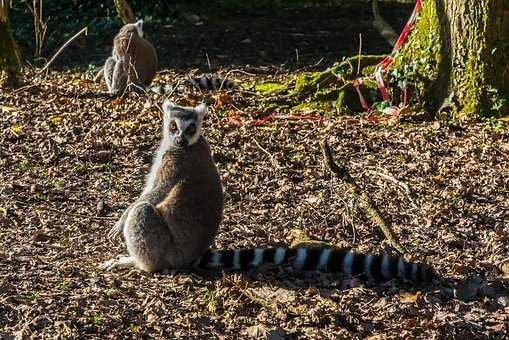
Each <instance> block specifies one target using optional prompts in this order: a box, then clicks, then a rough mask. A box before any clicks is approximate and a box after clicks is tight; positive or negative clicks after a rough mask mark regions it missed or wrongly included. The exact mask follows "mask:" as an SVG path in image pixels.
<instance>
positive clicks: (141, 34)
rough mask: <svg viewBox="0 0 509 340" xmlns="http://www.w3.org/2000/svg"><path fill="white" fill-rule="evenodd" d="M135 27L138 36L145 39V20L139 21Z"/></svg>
mask: <svg viewBox="0 0 509 340" xmlns="http://www.w3.org/2000/svg"><path fill="white" fill-rule="evenodd" d="M134 27H136V30H137V31H138V35H139V36H140V38H143V20H138V21H136V22H135V23H134Z"/></svg>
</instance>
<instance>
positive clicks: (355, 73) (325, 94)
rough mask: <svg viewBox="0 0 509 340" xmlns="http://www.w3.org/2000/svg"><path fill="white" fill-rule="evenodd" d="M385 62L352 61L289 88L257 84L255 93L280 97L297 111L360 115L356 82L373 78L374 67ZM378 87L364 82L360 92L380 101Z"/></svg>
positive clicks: (302, 78) (310, 75)
mask: <svg viewBox="0 0 509 340" xmlns="http://www.w3.org/2000/svg"><path fill="white" fill-rule="evenodd" d="M383 58H384V56H378V55H361V56H355V57H350V58H348V59H345V60H344V61H342V62H339V63H337V64H335V65H334V66H332V67H331V68H329V69H327V70H325V71H323V72H309V73H304V74H301V75H299V76H297V77H296V78H295V79H294V80H293V81H291V82H289V83H286V84H279V83H261V84H254V86H253V89H254V90H255V91H256V92H258V93H260V94H261V95H263V96H270V95H272V96H278V98H279V99H281V98H284V99H285V100H287V101H288V102H290V106H292V107H293V109H295V110H301V109H314V110H316V109H318V110H322V111H325V112H332V111H339V112H359V111H361V110H362V108H361V106H360V101H359V95H358V94H357V90H356V89H355V87H354V80H356V79H357V78H363V77H366V76H371V75H372V74H373V72H374V70H375V66H376V65H377V64H378V63H379V62H380V61H381V60H382V59H383ZM376 88H377V85H376V83H375V82H374V81H373V80H371V79H368V78H364V81H363V82H362V84H360V87H359V90H360V91H361V93H362V94H363V96H365V97H366V98H369V100H370V101H372V102H374V101H376V100H378V99H379V98H376V97H377V96H378V94H377V92H376Z"/></svg>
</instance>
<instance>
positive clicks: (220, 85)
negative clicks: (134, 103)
mask: <svg viewBox="0 0 509 340" xmlns="http://www.w3.org/2000/svg"><path fill="white" fill-rule="evenodd" d="M181 86H188V87H195V88H198V89H200V90H203V91H221V90H227V91H230V90H235V89H236V88H237V85H236V84H235V83H234V82H232V81H231V80H228V79H227V78H222V77H218V76H216V75H205V76H201V77H194V78H191V79H188V80H185V81H183V82H182V83H177V84H173V85H170V84H167V85H152V86H150V89H151V90H152V91H153V92H155V93H157V94H166V93H171V92H181V91H182V90H183V88H182V87H181Z"/></svg>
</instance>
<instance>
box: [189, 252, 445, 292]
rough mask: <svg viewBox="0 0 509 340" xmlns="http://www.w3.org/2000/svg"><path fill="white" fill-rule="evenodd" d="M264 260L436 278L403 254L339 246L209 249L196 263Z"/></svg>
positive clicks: (244, 264) (380, 277)
mask: <svg viewBox="0 0 509 340" xmlns="http://www.w3.org/2000/svg"><path fill="white" fill-rule="evenodd" d="M262 264H272V265H276V266H277V265H291V266H293V267H294V268H295V269H297V270H302V271H323V272H330V273H341V274H344V275H351V276H358V275H359V276H363V277H365V278H367V279H370V280H373V281H377V282H383V281H388V280H391V279H394V278H399V279H402V280H404V281H410V282H413V283H415V284H422V283H428V282H431V281H432V280H433V279H434V278H436V275H435V273H434V272H433V271H432V269H431V268H430V267H429V266H427V265H425V264H422V263H416V262H406V261H405V260H404V259H403V258H402V257H401V256H399V257H395V256H389V255H387V254H381V255H374V254H361V253H355V252H353V251H350V250H348V249H339V248H314V247H313V248H310V247H297V248H265V249H260V248H256V249H237V250H208V251H207V253H205V254H204V255H203V256H202V257H201V258H199V259H198V260H196V262H195V263H194V266H195V267H199V268H203V269H213V268H223V269H227V270H248V269H251V268H256V267H259V266H260V265H262Z"/></svg>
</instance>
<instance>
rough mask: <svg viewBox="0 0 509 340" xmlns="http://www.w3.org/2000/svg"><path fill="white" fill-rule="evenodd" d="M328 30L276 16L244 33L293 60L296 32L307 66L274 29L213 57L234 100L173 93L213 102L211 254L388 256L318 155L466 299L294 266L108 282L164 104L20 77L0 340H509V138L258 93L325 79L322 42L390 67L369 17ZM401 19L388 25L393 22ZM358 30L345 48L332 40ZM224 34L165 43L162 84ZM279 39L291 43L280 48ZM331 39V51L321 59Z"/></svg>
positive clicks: (3, 157)
mask: <svg viewBox="0 0 509 340" xmlns="http://www.w3.org/2000/svg"><path fill="white" fill-rule="evenodd" d="M365 6H367V5H365ZM398 10H399V11H401V13H409V10H408V8H404V7H401V8H399V9H398ZM325 13H328V14H327V15H328V17H327V18H329V19H327V20H329V21H327V23H325V24H323V23H321V22H320V21H319V20H318V19H319V15H318V14H317V15H316V16H312V18H313V20H316V24H315V25H309V26H307V27H308V29H307V30H304V28H303V27H304V26H303V25H304V23H302V20H304V19H302V20H297V19H296V18H298V14H297V13H293V15H292V13H286V14H284V15H285V16H286V17H285V18H286V19H285V20H286V21H282V19H281V17H279V16H277V15H275V14H274V16H269V15H262V14H260V15H259V18H262V19H263V20H266V21H267V22H265V24H263V23H262V24H260V23H259V22H258V21H257V20H254V19H253V21H254V22H256V25H258V24H260V26H259V27H260V28H262V27H269V28H270V29H273V28H274V27H275V28H274V30H275V29H276V28H277V29H280V32H282V33H281V41H284V43H283V44H287V45H288V46H291V45H292V40H290V37H291V36H292V34H294V33H299V32H304V31H305V32H306V34H307V35H308V36H303V35H298V34H297V36H296V38H295V39H296V40H295V44H303V43H304V42H306V41H307V42H308V43H309V51H311V52H309V54H312V55H311V56H310V57H309V58H308V59H302V58H304V57H305V56H306V53H304V54H301V57H300V60H299V63H298V64H297V60H296V59H295V60H292V58H293V57H294V56H295V53H294V52H293V51H295V48H292V49H290V50H288V49H284V51H283V49H281V51H279V50H270V48H275V47H274V46H280V45H278V44H277V43H276V44H271V39H273V36H271V35H270V34H266V33H263V32H266V31H267V30H265V31H263V32H262V31H256V30H254V29H253V32H252V35H249V34H248V35H247V36H246V37H241V36H239V35H235V36H234V39H236V40H234V42H231V43H227V44H224V45H220V46H221V49H220V51H218V52H217V53H216V52H214V53H212V52H208V55H209V60H210V61H211V64H212V65H215V66H213V67H212V68H215V69H218V70H219V72H220V73H221V74H223V75H225V74H227V73H228V72H230V71H232V70H235V71H232V72H230V73H229V77H230V78H232V79H233V80H235V81H236V82H237V83H239V84H240V85H241V86H244V88H245V90H244V91H240V92H235V93H225V92H211V93H210V92H209V93H200V92H197V91H190V92H188V91H185V92H184V93H174V94H173V95H172V100H174V101H176V102H177V103H181V104H193V103H194V102H196V101H198V100H205V101H206V102H207V103H208V104H209V114H208V116H207V118H206V122H205V127H204V135H205V137H206V138H207V140H208V141H209V143H210V144H211V147H212V150H213V156H214V160H215V161H216V163H217V166H218V169H219V172H220V175H221V179H222V181H223V187H224V191H225V210H224V220H223V222H222V224H221V227H220V232H219V234H218V236H217V238H216V239H215V241H214V244H213V247H214V248H219V249H225V248H229V249H233V248H239V247H263V246H278V245H289V244H291V243H292V242H295V241H298V240H300V239H302V236H303V235H307V236H308V237H310V238H311V239H313V240H318V241H323V242H326V243H329V244H334V245H338V246H344V247H351V248H353V249H355V250H357V251H362V252H368V251H371V252H376V253H380V252H383V251H391V249H390V246H389V245H388V244H387V242H386V241H385V240H384V237H383V235H381V234H380V233H379V232H377V230H376V228H375V227H374V225H373V223H372V222H371V220H370V219H369V218H368V217H367V216H366V215H365V214H364V213H363V211H362V210H360V209H358V202H357V200H356V198H355V196H354V195H353V194H352V192H350V191H348V190H347V187H346V186H345V185H344V184H343V183H342V182H341V181H339V180H338V179H336V178H334V177H333V176H332V175H331V173H330V172H329V170H328V169H327V167H326V166H324V163H323V159H322V154H321V150H320V145H319V143H320V141H322V140H326V141H328V143H329V144H330V145H331V148H332V150H333V152H334V154H335V157H336V159H337V160H338V161H340V162H341V163H342V164H344V165H346V166H347V167H348V169H349V171H350V173H351V175H352V176H353V177H354V179H355V180H356V181H357V182H358V183H359V185H360V186H361V187H363V188H364V189H365V190H366V191H367V192H368V194H369V195H370V196H371V197H372V199H373V200H374V202H376V204H377V205H378V207H379V208H380V210H381V211H382V214H383V216H384V217H385V218H386V219H387V220H388V221H389V222H390V223H391V225H392V226H393V228H394V230H395V232H396V234H397V237H398V239H399V240H400V242H401V243H402V244H403V245H404V246H405V247H406V248H407V249H409V251H410V252H411V253H412V254H413V255H414V257H415V258H416V259H419V260H421V261H425V262H427V263H429V264H430V265H431V266H433V268H435V269H436V271H437V272H438V273H440V274H441V275H442V276H444V277H447V278H450V279H452V280H454V281H455V282H456V283H457V286H456V287H448V286H447V285H443V284H441V283H439V282H435V283H434V284H433V285H431V286H429V287H424V288H422V287H421V288H414V287H411V286H409V285H406V284H404V283H401V282H388V283H385V284H383V285H373V284H371V283H369V282H367V283H366V282H363V281H360V280H358V279H355V278H353V279H352V278H344V277H338V276H332V275H326V274H313V275H311V274H302V273H301V274H299V273H293V272H292V271H291V270H290V269H288V268H280V269H271V270H266V271H260V272H252V273H244V274H232V273H224V274H223V275H219V276H212V275H211V276H210V277H209V276H208V275H205V276H200V275H198V274H197V273H192V272H172V271H170V272H165V273H160V274H147V273H143V272H140V271H138V270H116V271H113V272H104V271H101V270H100V269H99V268H98V266H99V264H100V263H101V262H103V261H105V260H108V259H110V258H112V257H114V256H116V255H119V254H125V253H126V249H125V246H124V245H123V243H122V242H119V243H117V244H111V243H110V242H109V241H108V240H107V238H106V234H107V232H108V230H109V229H110V227H111V226H112V224H113V223H114V222H115V221H116V219H118V217H119V216H120V214H121V212H122V211H123V209H125V208H126V207H127V206H128V204H129V203H130V202H132V201H133V200H134V199H135V198H136V197H137V195H138V194H139V192H140V190H141V188H142V185H143V179H144V175H145V174H146V173H147V171H148V168H149V166H150V162H151V159H152V154H153V152H154V149H155V148H156V147H157V143H158V142H159V139H160V125H161V114H160V110H159V108H158V106H159V105H160V104H161V102H162V100H163V99H162V98H161V96H159V95H156V94H137V93H128V94H126V95H125V96H124V97H122V98H118V99H113V98H110V97H109V96H108V95H107V94H106V88H105V85H104V84H102V83H95V82H93V81H92V78H93V76H94V74H93V72H84V71H80V69H79V68H77V69H72V67H69V68H71V70H63V69H62V68H59V69H58V70H56V71H51V72H50V73H49V74H48V75H46V76H42V75H40V74H38V73H37V72H36V70H35V69H32V68H29V69H26V70H25V71H26V72H25V76H26V79H25V81H26V86H25V87H24V88H21V89H19V90H17V91H11V90H7V89H5V88H0V91H1V92H0V108H1V110H2V113H1V116H0V122H1V127H2V129H1V134H0V183H1V184H0V338H10V337H12V336H17V337H20V338H26V337H30V336H36V337H41V338H43V337H51V338H53V337H65V338H68V337H81V338H85V337H86V338H123V337H163V338H177V337H180V338H228V339H231V338H238V337H262V338H269V339H283V338H315V339H322V338H345V339H351V338H370V339H382V338H383V339H386V338H422V339H429V338H440V339H443V338H463V339H464V338H469V339H472V338H480V339H483V338H490V339H492V338H501V339H502V338H505V337H506V336H507V335H508V334H509V326H508V325H509V290H508V288H507V284H506V282H505V281H504V280H503V277H504V275H506V276H507V275H508V273H505V274H504V272H503V271H502V270H501V269H500V268H501V265H502V263H503V261H504V260H507V258H508V256H509V128H508V126H507V125H504V124H503V123H502V122H500V121H496V120H495V121H488V120H485V121H465V122H437V121H432V122H426V121H422V119H420V118H419V117H418V115H408V116H405V117H401V119H400V120H399V121H390V120H382V121H378V120H376V121H374V120H371V119H368V117H367V116H366V115H365V114H358V115H355V116H337V115H331V114H330V113H329V114H323V113H322V112H319V111H306V112H294V111H291V110H290V109H289V108H287V107H285V106H277V105H274V102H273V101H271V100H268V99H267V98H266V97H265V96H263V95H260V94H256V93H253V92H252V91H251V90H250V88H249V84H251V83H253V82H262V81H273V80H280V81H286V80H289V79H292V78H293V77H294V76H295V75H296V74H298V73H301V72H302V71H304V70H308V69H324V68H326V67H327V66H330V62H327V61H323V62H320V63H318V61H319V60H320V58H321V57H320V56H327V55H329V57H330V56H332V55H338V54H341V55H343V54H342V53H337V51H335V50H333V49H331V50H330V51H329V48H330V46H336V45H334V44H335V43H334V42H332V41H336V40H337V41H339V46H342V47H343V50H344V51H346V52H345V55H348V54H350V55H353V54H355V51H356V46H357V43H358V41H357V32H367V33H363V34H365V41H370V40H369V39H370V37H371V38H372V41H373V43H371V44H366V45H365V46H369V47H367V48H366V49H367V52H370V53H382V52H384V51H385V52H387V50H388V46H386V45H385V46H384V45H383V44H385V42H383V41H382V42H380V41H379V40H380V39H379V38H376V33H375V32H374V31H373V30H372V28H371V26H370V21H369V18H370V16H369V15H370V11H369V6H368V7H366V8H365V7H353V9H349V10H345V11H341V10H337V9H336V11H335V12H334V11H324V13H323V14H324V15H325ZM398 13H399V12H398ZM301 14H302V13H301ZM238 15H239V16H238V17H236V16H235V15H233V14H232V15H231V16H229V17H228V18H229V20H230V24H231V22H236V21H235V20H237V21H238V22H237V24H236V25H237V26H235V27H241V26H242V25H241V24H242V23H244V26H245V21H246V20H247V19H246V18H245V17H243V16H242V14H238ZM282 15H283V14H282ZM405 16H406V15H403V14H402V15H394V21H393V24H395V25H398V24H402V22H404V18H405ZM292 18H293V19H292ZM303 18H304V17H303ZM341 18H342V19H344V20H340V19H341ZM271 19H272V21H270V20H271ZM225 20H226V19H225ZM309 20H310V22H312V19H309ZM322 20H324V19H323V17H322ZM349 20H350V23H351V24H350V25H349V27H350V28H351V27H355V30H351V29H350V30H341V29H340V27H338V25H345V22H347V21H349ZM398 20H399V21H398ZM217 22H219V23H220V24H211V23H209V22H208V21H205V23H204V24H200V25H197V26H193V28H192V30H197V32H198V33H196V35H195V36H194V37H196V36H200V35H201V36H202V37H201V38H199V39H198V38H197V39H194V41H195V42H196V45H191V44H187V45H186V41H189V42H191V41H193V35H191V34H190V35H189V36H182V37H181V38H175V37H174V38H173V39H177V41H176V43H175V45H174V46H179V47H178V48H176V49H173V48H172V47H171V46H172V45H170V43H169V42H168V41H166V42H165V43H164V44H163V41H164V39H165V38H164V37H161V38H159V39H161V41H160V42H159V44H161V45H165V46H166V48H163V50H167V51H168V53H169V56H168V55H166V54H165V53H162V52H161V53H160V58H161V60H162V65H163V66H164V68H166V70H165V71H163V72H161V73H160V74H158V76H157V78H156V80H155V82H156V83H165V82H176V81H178V80H184V79H187V78H188V76H189V74H190V73H193V74H201V72H203V71H208V70H207V69H206V68H205V69H204V65H206V63H205V64H204V59H203V55H204V53H202V52H203V51H207V49H206V48H205V49H203V50H202V49H201V46H202V45H201V43H203V44H209V45H210V46H212V45H213V44H214V40H213V39H214V37H220V36H224V30H221V29H217V32H216V33H215V34H212V33H211V32H215V31H214V28H217V27H218V26H220V25H222V24H224V22H225V21H218V20H216V21H214V23H217ZM289 22H290V23H291V24H294V23H296V25H299V26H298V27H300V29H301V31H299V30H298V29H297V30H296V31H295V32H290V31H289V28H290V27H291V25H290V24H289ZM334 23H335V24H334ZM354 23H355V25H354ZM182 25H183V26H185V25H189V23H186V22H185V21H183V24H182ZM231 25H233V24H231ZM254 25H255V24H254ZM256 25H255V26H256ZM271 25H273V26H274V27H273V26H271ZM323 27H329V35H327V36H326V37H325V38H324V39H325V40H328V41H327V43H326V44H324V45H323V46H322V45H320V44H319V43H318V42H320V41H323V39H322V38H320V34H325V33H320V32H319V31H323V30H324V29H323ZM311 28H312V29H311ZM283 29H286V31H284V30H283ZM233 32H238V30H235V29H233ZM243 32H244V31H243ZM260 32H262V33H260ZM345 32H347V33H348V34H349V35H345V34H346V33H345ZM149 33H150V32H149ZM248 33H249V32H248ZM246 34H247V33H246ZM257 34H258V35H259V36H260V37H261V38H260V40H263V41H261V42H259V43H258V42H257V39H258V38H256V37H257ZM335 34H337V35H338V36H337V37H336V38H337V39H336V38H335V39H336V40H334V39H328V38H331V36H334V35H335ZM341 34H343V36H341ZM152 35H153V36H155V34H154V33H153V32H152ZM112 36H113V33H112V34H111V35H110V36H109V37H110V38H111V37H112ZM208 36H212V37H211V38H210V40H209V39H207V37H208ZM316 36H318V37H319V38H317V39H316V41H314V39H315V37H316ZM167 38H168V39H169V41H173V40H171V39H172V38H171V37H167ZM248 38H249V39H250V41H251V43H253V46H252V47H251V51H252V52H251V54H249V53H247V51H248V47H246V48H238V46H245V45H247V44H251V43H250V42H245V43H242V44H240V45H239V41H242V40H245V39H248ZM186 39H187V40H186ZM217 39H219V38H217ZM232 39H233V38H232ZM297 40H298V41H297ZM218 44H219V43H218ZM377 44H378V45H377ZM259 46H266V47H263V48H258V47H259ZM324 46H325V47H324ZM103 47H104V51H106V50H107V46H106V45H105V46H102V45H101V46H100V48H103ZM336 47H337V46H336ZM278 48H280V47H278ZM198 50H199V51H201V52H199V53H198V52H196V51H198ZM208 51H211V50H210V49H209V50H208ZM243 51H244V52H243ZM261 51H265V53H261ZM285 51H286V52H285ZM288 51H290V52H288ZM328 51H329V52H328ZM81 52H83V51H81ZM285 53H286V54H285ZM328 53H330V54H328ZM106 54H107V52H105V53H104V56H106ZM186 55H189V56H192V57H190V59H189V60H188V62H185V61H182V60H184V59H185V56H186ZM218 55H219V57H218ZM302 55H304V57H303V56H302ZM195 56H199V57H196V59H193V58H195ZM228 56H236V57H235V58H234V57H232V60H228ZM267 56H274V57H273V58H275V59H277V60H275V61H274V60H267ZM78 57H79V53H75V54H72V55H71V56H70V57H69V59H67V60H68V62H70V61H69V60H71V61H72V60H78ZM73 58H75V59H73ZM249 58H253V59H252V60H248V59H249ZM85 59H86V58H85ZM176 60H180V62H177V61H176ZM218 60H224V62H222V63H220V62H219V61H218ZM84 62H85V63H87V62H88V60H85V61H84ZM317 63H318V65H317ZM306 65H307V66H309V67H307V66H306ZM79 66H80V67H83V66H84V65H83V64H80V65H79ZM276 99H277V98H276ZM271 115H272V116H271ZM268 116H271V117H272V118H271V119H268V120H266V121H260V120H263V118H264V117H268Z"/></svg>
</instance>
